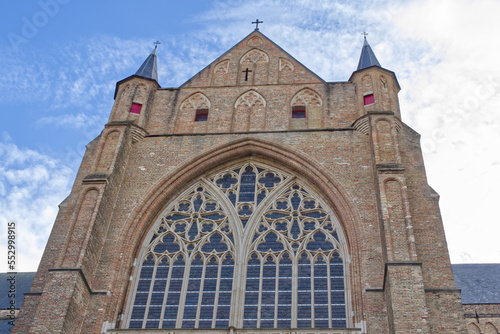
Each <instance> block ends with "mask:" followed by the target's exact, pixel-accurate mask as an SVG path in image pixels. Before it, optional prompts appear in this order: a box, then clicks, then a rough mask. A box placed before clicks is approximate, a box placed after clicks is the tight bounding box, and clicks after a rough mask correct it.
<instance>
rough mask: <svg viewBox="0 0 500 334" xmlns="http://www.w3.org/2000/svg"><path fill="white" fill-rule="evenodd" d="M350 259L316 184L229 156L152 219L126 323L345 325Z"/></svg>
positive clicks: (213, 326)
mask: <svg viewBox="0 0 500 334" xmlns="http://www.w3.org/2000/svg"><path fill="white" fill-rule="evenodd" d="M348 264H349V255H348V252H347V246H346V242H345V239H344V235H343V232H342V229H341V227H340V224H339V222H338V220H337V218H336V217H335V214H334V213H333V211H332V210H331V209H330V208H329V207H328V206H326V204H325V203H324V202H323V200H322V199H321V197H320V196H318V195H317V194H316V192H315V191H314V189H313V188H312V187H311V186H310V185H308V184H307V183H306V182H304V181H303V180H301V179H300V178H299V177H297V176H296V175H294V174H293V173H290V172H286V171H283V170H280V169H277V168H275V167H271V166H268V165H266V164H264V163H261V162H254V161H245V162H241V163H239V164H234V165H229V166H227V167H226V168H223V169H220V170H219V171H216V172H213V173H211V174H208V175H206V176H204V177H201V178H199V179H198V180H197V181H196V182H194V183H193V184H192V185H191V186H190V187H189V188H188V189H187V190H186V191H184V192H183V193H182V194H180V195H179V196H178V197H177V198H176V199H174V200H173V201H172V202H171V203H170V204H169V205H168V206H167V207H166V209H165V210H164V211H163V212H162V214H161V215H160V216H159V218H158V219H157V220H156V222H155V223H154V224H153V225H152V228H151V230H150V231H149V233H148V235H147V236H146V238H145V240H144V243H143V246H142V248H141V250H140V252H139V255H138V259H137V265H136V268H135V271H134V276H133V279H132V283H131V284H132V286H131V294H130V296H129V300H128V307H127V310H126V314H125V321H124V324H125V326H124V327H125V328H204V329H217V328H229V327H235V328H346V327H349V326H352V325H353V324H352V323H351V321H350V320H349V317H348V316H347V315H348V314H349V311H350V296H349V280H348V277H349V266H348ZM207 333H208V332H207Z"/></svg>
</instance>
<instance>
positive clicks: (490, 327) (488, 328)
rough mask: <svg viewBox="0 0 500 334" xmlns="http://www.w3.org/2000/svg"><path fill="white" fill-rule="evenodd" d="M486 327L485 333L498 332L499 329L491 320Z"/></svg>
mask: <svg viewBox="0 0 500 334" xmlns="http://www.w3.org/2000/svg"><path fill="white" fill-rule="evenodd" d="M484 328H485V331H484V334H498V329H497V328H496V326H495V325H493V324H492V323H491V322H488V323H487V324H486V326H485V327H484Z"/></svg>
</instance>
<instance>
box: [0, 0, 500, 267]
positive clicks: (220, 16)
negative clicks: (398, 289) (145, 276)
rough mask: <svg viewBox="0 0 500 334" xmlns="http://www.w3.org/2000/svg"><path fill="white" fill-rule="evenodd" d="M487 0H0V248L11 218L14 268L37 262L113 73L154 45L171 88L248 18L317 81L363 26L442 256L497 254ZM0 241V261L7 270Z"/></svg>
mask: <svg viewBox="0 0 500 334" xmlns="http://www.w3.org/2000/svg"><path fill="white" fill-rule="evenodd" d="M498 12H500V3H499V2H498V1H495V0H491V1H490V0H478V1H472V0H439V1H431V0H411V1H400V2H398V1H384V0H376V1H370V2H362V1H317V0H316V1H313V0H289V1H284V0H283V1H263V0H261V1H236V0H220V1H206V0H205V1H189V2H180V1H159V0H156V1H153V0H143V1H137V0H136V1H132V0H121V1H94V0H90V1H79V0H40V1H31V0H26V1H17V2H5V1H4V2H2V4H0V13H2V18H1V20H0V48H1V50H2V52H1V53H0V78H1V80H0V98H1V100H2V109H1V111H2V115H3V117H4V118H3V121H2V122H1V123H0V226H4V228H1V227H0V248H1V249H5V247H4V246H2V245H5V244H6V237H5V235H6V232H5V230H6V227H5V226H6V224H7V221H11V220H14V221H16V222H17V224H18V235H19V248H18V252H19V254H20V255H19V256H20V258H19V263H20V264H19V268H18V269H19V270H24V271H26V270H36V267H37V265H38V261H39V259H40V257H41V253H42V251H43V249H44V247H45V243H46V241H47V238H48V235H49V233H50V230H51V227H52V224H53V221H54V219H55V215H56V214H57V205H58V204H59V203H60V202H61V201H62V200H63V199H64V198H65V197H66V196H67V195H68V194H69V192H70V189H71V186H72V183H73V180H74V177H75V174H76V171H77V169H78V166H79V163H80V162H81V157H82V156H83V153H84V151H85V145H86V144H87V143H88V142H90V141H91V140H92V139H93V138H95V137H96V136H97V135H99V133H100V132H101V131H102V129H103V126H104V124H105V123H106V121H107V118H108V116H109V112H110V110H111V107H112V104H113V93H114V88H115V84H116V82H117V81H119V80H121V79H123V78H125V77H127V76H129V75H131V74H133V73H134V72H135V71H136V70H137V69H138V68H139V66H140V65H141V63H142V62H143V61H144V59H145V58H146V57H147V55H148V54H149V53H150V52H151V50H152V48H153V47H154V45H153V42H154V41H156V40H160V41H161V43H162V44H161V45H160V47H159V49H158V58H159V81H160V84H161V86H162V87H176V86H179V85H181V84H182V83H183V82H184V81H186V80H187V79H189V78H190V77H191V76H192V75H194V74H196V73H197V72H198V71H199V70H201V69H202V68H203V67H205V66H206V65H207V64H209V63H210V62H211V61H212V60H214V59H215V58H216V57H217V56H219V55H220V54H222V53H223V52H224V51H226V50H227V49H229V48H230V47H231V46H233V45H234V44H236V43H237V42H238V41H239V40H241V39H242V38H243V37H245V36H246V35H247V34H248V33H250V32H251V31H252V29H253V27H254V26H253V25H252V24H251V23H250V22H252V21H254V20H255V19H256V18H259V19H261V20H263V21H264V23H263V24H262V25H261V26H260V28H261V31H262V32H263V33H264V34H266V35H267V36H268V37H270V38H271V39H272V40H274V41H275V42H276V43H277V44H278V45H280V46H281V47H282V48H283V49H285V50H286V51H288V52H289V53H290V54H291V55H293V56H294V57H295V58H297V59H298V60H299V61H301V62H302V63H303V64H305V65H306V66H307V67H309V68H310V69H311V70H313V71H314V72H316V73H317V74H318V75H319V76H321V77H322V78H323V79H325V80H326V81H346V80H347V79H348V78H349V76H350V74H351V73H352V72H353V71H354V70H355V68H356V65H357V61H358V57H359V52H360V50H361V46H362V36H361V32H362V31H367V32H368V33H369V36H368V40H369V42H370V44H371V46H372V47H373V49H374V51H375V53H376V55H377V57H378V59H379V61H380V62H381V64H382V66H383V67H385V68H387V69H389V70H392V71H394V72H395V73H396V75H397V77H398V80H399V82H400V84H401V86H402V88H403V89H402V91H401V93H400V95H399V97H400V103H401V109H402V117H403V121H404V122H405V123H407V124H408V125H409V126H411V127H412V128H414V129H415V130H416V131H418V132H419V133H420V134H421V135H422V146H423V151H424V158H425V161H426V168H427V173H428V177H429V183H430V184H431V186H432V187H433V188H434V189H436V191H437V192H438V193H440V195H441V200H440V203H441V210H442V214H443V220H444V223H445V229H446V233H447V237H448V246H449V249H450V254H451V257H452V261H453V262H455V263H458V262H500V247H499V246H498V242H497V239H498V235H499V232H500V227H499V226H500V224H499V223H500V221H499V220H500V219H499V218H498V215H497V214H496V212H495V208H496V206H498V202H499V200H500V190H499V188H500V187H499V185H500V154H499V153H498V151H499V149H498V147H499V146H500V113H499V112H498V105H499V103H500V69H499V67H498V66H497V64H498V60H497V55H498V54H500V47H499V46H497V45H495V43H494V38H495V32H496V31H500V29H499V28H500V24H499V23H498V20H497V18H496V17H495V13H498ZM2 254H4V252H2V253H0V271H6V263H5V257H6V255H2Z"/></svg>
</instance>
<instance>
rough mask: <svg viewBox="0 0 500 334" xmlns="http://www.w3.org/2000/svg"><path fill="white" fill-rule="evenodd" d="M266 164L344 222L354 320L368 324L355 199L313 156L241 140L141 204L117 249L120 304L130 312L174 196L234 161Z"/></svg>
mask: <svg viewBox="0 0 500 334" xmlns="http://www.w3.org/2000/svg"><path fill="white" fill-rule="evenodd" d="M249 157H252V159H260V160H262V161H264V162H267V163H268V164H271V165H280V166H286V169H287V170H290V171H292V172H293V173H295V174H297V175H301V177H302V179H303V180H304V181H305V182H308V184H310V185H311V186H312V187H313V188H315V189H316V190H317V192H318V193H320V194H321V195H322V198H323V200H324V203H325V205H326V206H328V207H329V208H331V209H332V210H333V212H334V214H335V216H336V217H337V218H338V220H339V223H340V225H341V227H342V230H343V231H344V233H345V243H346V247H347V250H348V253H349V254H350V259H351V263H350V277H349V279H350V282H351V286H352V287H353V290H352V291H353V292H352V293H351V304H352V305H353V308H354V309H353V313H354V315H355V316H354V317H353V318H354V320H353V323H357V322H359V321H361V320H362V314H363V302H362V296H361V293H360V292H359V291H361V287H360V281H359V280H360V267H359V264H360V262H359V247H358V243H359V240H358V235H359V232H358V229H359V226H358V224H359V223H358V222H359V221H360V220H361V218H360V217H361V214H360V212H358V211H357V210H356V208H355V205H353V204H352V203H353V201H352V200H351V199H350V196H349V194H348V193H347V192H346V191H345V190H343V187H342V186H341V185H340V184H339V183H338V182H337V181H335V179H333V178H332V176H331V175H330V174H329V172H328V171H327V170H326V169H324V168H323V167H322V166H321V165H320V164H318V163H315V161H313V160H312V159H311V158H310V157H308V156H307V155H305V154H303V153H300V152H296V151H293V150H290V149H289V148H287V147H283V146H280V145H276V144H274V143H269V142H266V141H262V140H257V139H249V138H245V139H240V140H237V141H233V142H230V143H227V144H224V145H221V146H219V147H217V148H215V149H213V150H210V151H208V152H207V151H205V152H203V153H202V154H200V155H199V156H197V157H195V158H193V159H191V160H190V161H188V162H186V163H185V164H183V165H182V166H179V168H178V169H177V171H176V172H174V173H171V174H169V175H166V176H165V177H164V178H163V179H162V180H160V181H159V182H158V183H157V184H156V185H155V186H154V187H152V188H151V190H150V191H149V192H148V193H147V194H146V195H145V196H144V197H143V199H142V200H141V202H140V203H139V204H138V205H137V206H136V208H135V209H134V210H133V211H132V212H131V215H130V218H129V220H128V221H127V222H126V224H125V226H126V227H125V228H124V229H123V230H122V232H121V237H120V238H119V240H121V242H120V243H119V244H118V245H117V246H119V247H120V253H121V254H122V261H120V262H119V263H120V264H119V267H118V268H117V269H116V270H117V272H119V273H122V275H116V276H115V281H114V284H113V286H115V287H116V288H115V289H116V292H115V293H116V296H122V297H120V298H121V299H120V300H118V301H117V302H118V303H119V304H120V303H121V304H122V306H119V307H120V309H121V310H124V308H125V307H124V305H123V303H124V302H125V301H126V298H125V297H126V296H125V291H127V289H128V288H129V286H128V276H127V272H129V268H130V266H131V265H132V263H133V262H134V258H137V256H138V253H137V252H138V250H139V249H141V244H142V243H143V241H144V240H145V238H146V233H147V231H149V230H150V229H151V227H152V223H153V222H155V221H156V220H157V219H158V217H160V213H161V212H162V210H164V209H165V205H166V203H168V202H169V200H170V199H171V198H172V196H174V195H175V196H176V195H178V191H179V189H182V188H184V187H185V186H186V184H192V180H195V179H198V178H199V177H200V176H202V175H204V174H206V173H207V172H209V170H214V169H217V166H223V165H224V164H226V163H227V162H228V161H238V160H240V159H248V158H249Z"/></svg>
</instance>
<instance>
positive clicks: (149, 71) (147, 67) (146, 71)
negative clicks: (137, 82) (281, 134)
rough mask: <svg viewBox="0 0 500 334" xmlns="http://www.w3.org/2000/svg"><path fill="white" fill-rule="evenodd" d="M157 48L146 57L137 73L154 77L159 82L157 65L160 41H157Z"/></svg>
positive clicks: (150, 77)
mask: <svg viewBox="0 0 500 334" xmlns="http://www.w3.org/2000/svg"><path fill="white" fill-rule="evenodd" d="M155 44H156V46H155V49H154V50H153V52H151V54H150V55H149V56H148V58H146V60H145V61H144V63H143V64H142V65H141V67H140V68H139V69H138V70H137V72H135V75H138V76H140V77H143V78H148V79H153V80H156V82H158V68H157V65H156V48H158V44H159V42H157V43H155Z"/></svg>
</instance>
